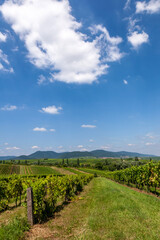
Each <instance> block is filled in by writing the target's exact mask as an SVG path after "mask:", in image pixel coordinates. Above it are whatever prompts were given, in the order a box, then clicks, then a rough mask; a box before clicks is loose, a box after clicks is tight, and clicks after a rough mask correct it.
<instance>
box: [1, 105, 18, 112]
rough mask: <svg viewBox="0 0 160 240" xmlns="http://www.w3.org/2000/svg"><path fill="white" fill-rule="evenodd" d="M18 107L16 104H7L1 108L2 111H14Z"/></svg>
mask: <svg viewBox="0 0 160 240" xmlns="http://www.w3.org/2000/svg"><path fill="white" fill-rule="evenodd" d="M16 109H17V106H15V105H5V106H4V107H2V108H1V110H2V111H13V110H16Z"/></svg>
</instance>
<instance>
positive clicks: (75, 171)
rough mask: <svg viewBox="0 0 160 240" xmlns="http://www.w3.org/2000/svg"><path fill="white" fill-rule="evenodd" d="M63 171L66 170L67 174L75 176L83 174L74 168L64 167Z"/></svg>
mask: <svg viewBox="0 0 160 240" xmlns="http://www.w3.org/2000/svg"><path fill="white" fill-rule="evenodd" d="M64 169H66V170H68V171H69V172H72V173H75V174H77V175H81V174H83V173H82V172H80V171H78V169H76V168H69V167H66V168H64ZM84 174H85V173H84Z"/></svg>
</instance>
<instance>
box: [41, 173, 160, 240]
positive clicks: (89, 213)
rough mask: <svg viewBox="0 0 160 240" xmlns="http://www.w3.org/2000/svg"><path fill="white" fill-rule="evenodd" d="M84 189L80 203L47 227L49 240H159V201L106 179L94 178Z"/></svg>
mask: <svg viewBox="0 0 160 240" xmlns="http://www.w3.org/2000/svg"><path fill="white" fill-rule="evenodd" d="M87 188H89V190H88V191H87V192H86V193H85V194H84V193H82V198H81V200H79V201H75V202H73V203H72V204H70V205H69V206H67V207H66V208H65V209H64V210H63V211H62V212H61V217H60V218H59V217H58V218H57V219H54V220H52V221H50V222H49V223H48V228H49V229H50V230H52V232H53V236H52V237H53V239H54V238H56V237H60V238H58V239H68V240H69V239H71V240H72V239H76V240H90V239H92V240H159V239H160V199H158V198H156V197H153V196H150V195H146V194H142V193H139V192H136V191H134V190H132V189H129V188H127V187H125V186H121V185H119V184H117V183H115V182H112V181H110V180H108V179H106V178H95V179H94V180H93V181H92V182H91V183H90V185H89V187H87ZM64 226H65V227H64ZM45 229H46V226H45ZM46 231H47V230H46Z"/></svg>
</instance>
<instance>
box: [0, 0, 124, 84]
mask: <svg viewBox="0 0 160 240" xmlns="http://www.w3.org/2000/svg"><path fill="white" fill-rule="evenodd" d="M71 10H72V9H71V6H70V4H69V1H68V0H61V1H59V0H45V1H44V0H29V1H28V0H23V1H22V0H10V1H5V2H4V3H3V4H2V5H1V7H0V11H1V13H2V15H3V17H4V19H5V20H6V21H7V22H8V23H9V24H11V27H12V29H13V30H14V31H15V33H16V34H18V35H19V36H20V39H21V40H22V41H24V43H25V46H26V48H27V50H28V59H29V61H30V62H31V63H32V64H34V65H35V66H36V67H38V68H41V69H44V68H46V69H49V70H50V73H51V76H52V77H51V78H50V81H54V80H57V81H62V82H66V83H79V84H82V83H92V82H94V81H97V79H98V77H99V76H101V75H103V74H105V73H106V70H107V68H108V64H107V62H110V61H118V60H120V59H121V58H122V57H123V56H124V54H123V53H121V52H120V50H119V48H118V45H119V44H120V43H121V42H122V39H121V38H120V37H110V35H109V33H108V31H107V29H106V28H104V27H102V26H100V25H98V26H97V27H95V28H96V29H97V30H98V31H99V32H101V34H100V36H95V39H94V40H91V38H90V36H87V35H86V34H83V33H82V24H81V23H80V22H78V21H77V20H76V19H75V18H74V17H73V16H72V15H71ZM80 30H81V31H80ZM98 31H97V33H96V34H98Z"/></svg>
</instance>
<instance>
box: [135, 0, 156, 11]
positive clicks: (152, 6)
mask: <svg viewBox="0 0 160 240" xmlns="http://www.w3.org/2000/svg"><path fill="white" fill-rule="evenodd" d="M145 12H146V13H149V14H153V13H160V0H150V1H148V2H146V1H142V2H140V1H137V2H136V13H145Z"/></svg>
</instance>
